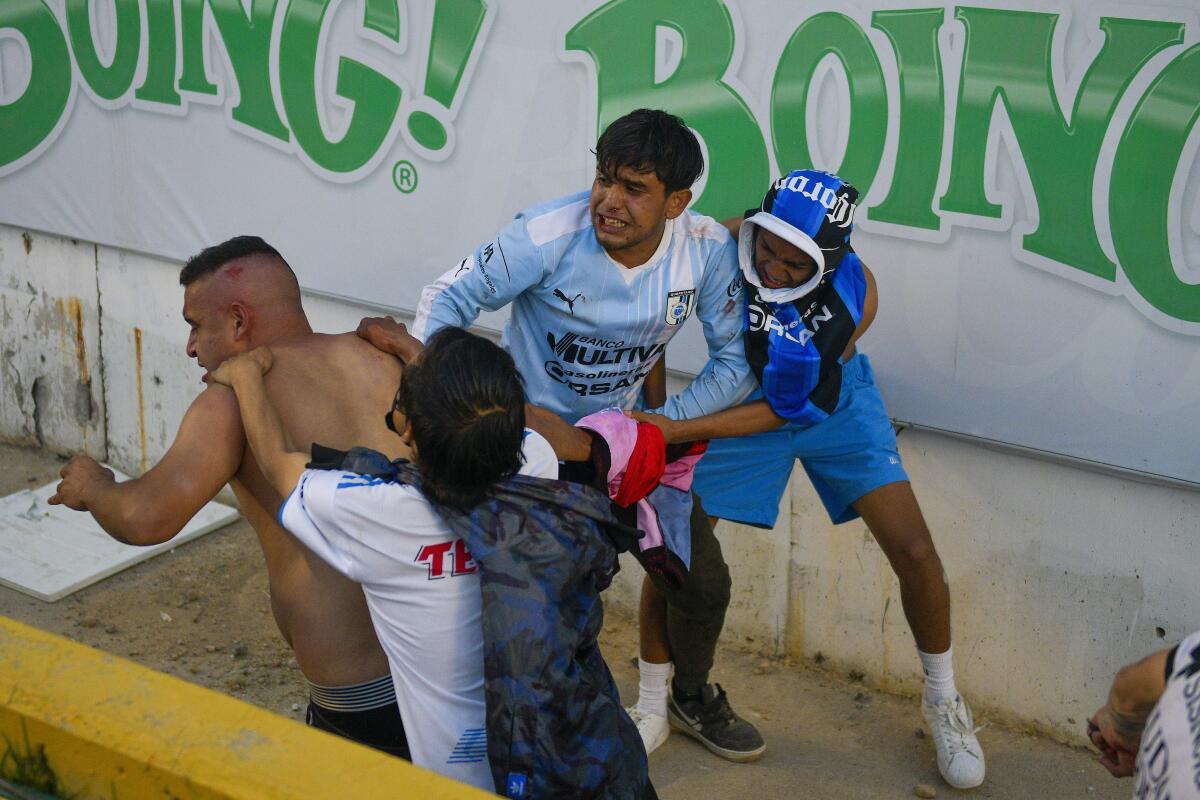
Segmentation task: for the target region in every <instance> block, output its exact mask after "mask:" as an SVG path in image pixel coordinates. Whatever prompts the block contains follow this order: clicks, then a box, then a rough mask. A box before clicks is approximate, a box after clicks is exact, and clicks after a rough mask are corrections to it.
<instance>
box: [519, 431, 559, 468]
mask: <svg viewBox="0 0 1200 800" xmlns="http://www.w3.org/2000/svg"><path fill="white" fill-rule="evenodd" d="M521 455H522V456H524V457H525V463H524V464H522V465H521V469H520V470H519V473H520V474H521V475H528V476H530V477H533V478H550V479H552V480H554V479H557V478H558V456H557V455H556V454H555V452H554V447H552V446H551V444H550V442H548V441H547V440H546V437H544V436H542V435H541V434H540V433H538V432H537V431H535V430H533V429H531V428H526V429H525V438H524V440H522V442H521Z"/></svg>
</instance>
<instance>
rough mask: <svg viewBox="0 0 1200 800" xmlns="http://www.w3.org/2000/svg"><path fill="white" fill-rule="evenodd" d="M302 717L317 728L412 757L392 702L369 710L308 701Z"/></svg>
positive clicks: (401, 756) (391, 753)
mask: <svg viewBox="0 0 1200 800" xmlns="http://www.w3.org/2000/svg"><path fill="white" fill-rule="evenodd" d="M305 721H306V722H307V723H308V724H309V725H311V726H312V727H314V728H316V729H317V730H320V731H325V732H327V733H332V734H334V735H335V736H341V737H342V738H343V739H349V740H350V741H352V742H358V743H359V744H365V745H366V746H367V747H373V748H375V749H376V750H380V751H382V752H384V753H387V754H388V755H391V756H396V757H398V758H403V759H404V760H405V761H412V755H411V754H410V753H409V752H408V739H407V737H405V735H404V723H403V722H401V720H400V708H399V706H397V705H396V704H395V703H394V702H393V703H389V704H388V705H386V706H380V707H379V708H373V709H371V710H369V711H331V710H330V709H328V708H322V707H321V706H319V705H317V704H316V703H313V702H312V701H309V704H308V716H307V718H306V720H305Z"/></svg>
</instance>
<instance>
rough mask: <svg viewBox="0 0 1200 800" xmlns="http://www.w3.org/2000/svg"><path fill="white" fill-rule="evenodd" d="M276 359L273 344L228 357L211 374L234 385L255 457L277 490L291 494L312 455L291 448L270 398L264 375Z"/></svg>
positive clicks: (282, 495) (284, 495)
mask: <svg viewBox="0 0 1200 800" xmlns="http://www.w3.org/2000/svg"><path fill="white" fill-rule="evenodd" d="M272 361H273V357H272V355H271V350H270V348H267V347H260V348H258V349H257V350H251V351H250V352H248V353H243V354H242V355H239V356H234V357H233V358H230V359H227V360H226V361H225V362H224V363H222V364H221V366H220V367H218V368H217V369H215V370H213V371H212V372H210V373H209V378H210V380H213V381H216V382H217V383H220V384H223V385H225V386H229V387H231V388H232V389H233V391H234V393H235V394H236V395H237V403H238V408H239V409H240V411H241V415H242V425H243V426H245V429H246V441H247V442H249V443H250V449H251V450H252V451H253V452H254V458H255V459H256V460H257V461H258V466H259V468H260V469H262V472H263V475H264V476H266V479H267V481H268V482H269V483H270V484H271V486H273V487H274V488H275V491H277V492H279V494H280V496H281V497H287V496H288V495H289V494H291V493H292V489H294V488H296V483H297V482H298V481H299V480H300V475H301V474H302V473H303V472H304V470H305V468H306V467H305V465H306V464H307V463H308V456H307V454H305V453H299V452H295V451H293V450H290V449H289V448H288V445H287V436H286V435H285V434H284V431H283V423H282V422H280V420H279V414H278V413H277V412H276V411H275V407H274V406H273V405H271V401H270V400H269V399H267V392H266V388H265V387H264V386H263V375H265V374H266V373H267V372H268V371H269V370H270V369H271V364H272Z"/></svg>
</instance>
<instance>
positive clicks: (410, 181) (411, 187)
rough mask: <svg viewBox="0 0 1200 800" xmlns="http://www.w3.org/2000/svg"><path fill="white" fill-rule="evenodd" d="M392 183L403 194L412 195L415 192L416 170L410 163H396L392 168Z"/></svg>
mask: <svg viewBox="0 0 1200 800" xmlns="http://www.w3.org/2000/svg"><path fill="white" fill-rule="evenodd" d="M392 183H394V184H396V188H397V189H399V190H400V191H402V192H404V193H405V194H412V193H413V192H415V191H416V190H417V168H416V167H414V166H413V163H412V162H411V161H397V162H396V166H394V167H392Z"/></svg>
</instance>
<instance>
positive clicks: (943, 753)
mask: <svg viewBox="0 0 1200 800" xmlns="http://www.w3.org/2000/svg"><path fill="white" fill-rule="evenodd" d="M921 710H922V711H923V712H924V714H925V721H926V722H928V723H929V729H930V731H931V732H932V733H933V744H934V746H935V747H936V748H937V764H938V772H940V773H942V777H943V778H945V779H946V783H948V784H950V785H951V786H953V787H954V788H955V789H971V788H973V787H975V786H978V785H979V784H981V783H983V776H984V773H985V771H986V766H985V765H984V761H983V748H981V747H980V746H979V740H978V739H977V738H975V732H976V731H977V730H979V728H976V727H975V719H974V717H972V716H971V709H970V708H969V707H968V706H967V702H966V701H965V700H963V699H962V696H961V695H955V697H954V699H953V700H946V701H945V702H943V703H942V704H941V705H937V706H932V705H928V704H926V703H922V704H921Z"/></svg>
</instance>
